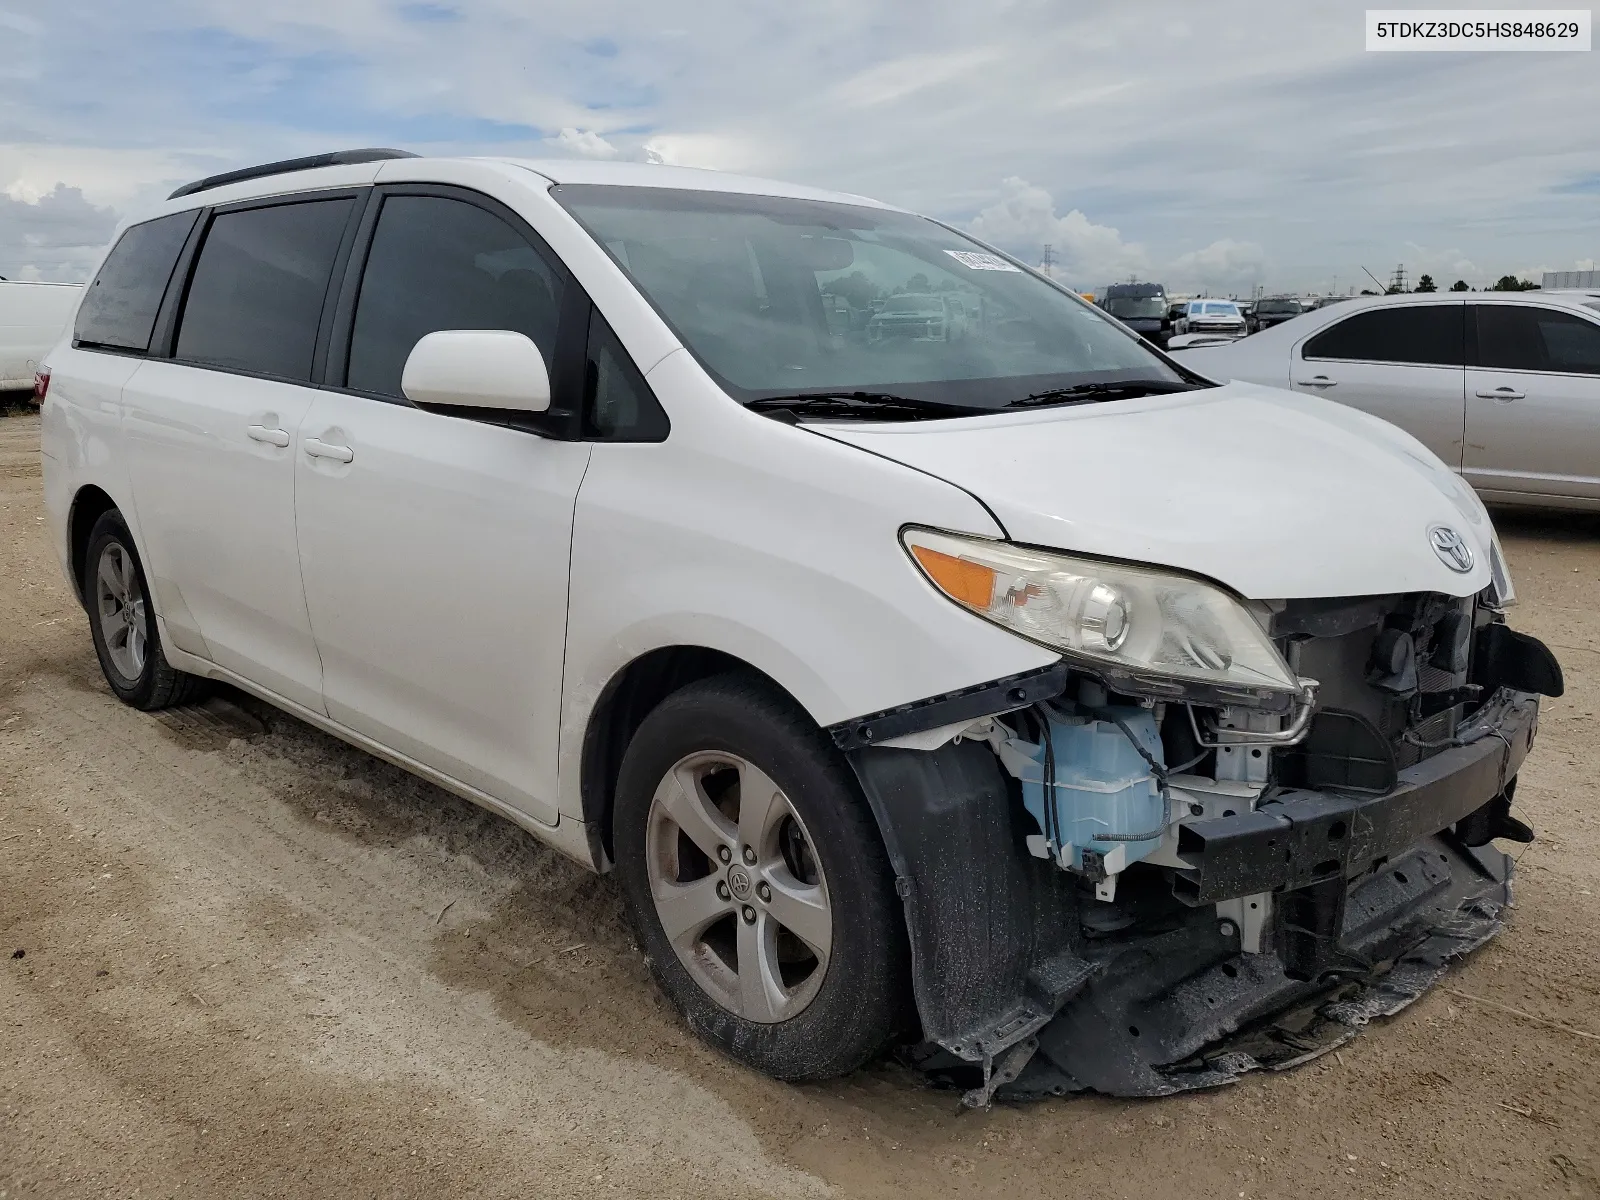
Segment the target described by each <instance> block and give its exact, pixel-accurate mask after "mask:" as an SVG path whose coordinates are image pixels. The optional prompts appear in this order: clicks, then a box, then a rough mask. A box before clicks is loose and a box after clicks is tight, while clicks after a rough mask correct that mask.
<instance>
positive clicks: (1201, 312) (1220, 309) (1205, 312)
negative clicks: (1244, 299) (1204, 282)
mask: <svg viewBox="0 0 1600 1200" xmlns="http://www.w3.org/2000/svg"><path fill="white" fill-rule="evenodd" d="M1189 315H1190V316H1191V317H1237V316H1238V315H1239V306H1238V305H1237V304H1235V303H1234V302H1233V301H1232V300H1206V301H1203V302H1202V301H1196V302H1195V303H1193V304H1191V305H1189Z"/></svg>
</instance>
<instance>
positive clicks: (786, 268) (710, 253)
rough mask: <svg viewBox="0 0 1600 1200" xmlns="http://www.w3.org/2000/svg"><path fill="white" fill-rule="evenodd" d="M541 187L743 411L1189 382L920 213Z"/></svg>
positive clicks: (991, 402)
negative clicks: (773, 405) (757, 404)
mask: <svg viewBox="0 0 1600 1200" xmlns="http://www.w3.org/2000/svg"><path fill="white" fill-rule="evenodd" d="M551 195H552V196H553V197H555V199H557V200H558V201H559V202H560V203H561V204H563V205H564V206H565V207H566V208H567V210H568V211H569V212H571V213H572V214H573V215H574V216H575V217H576V218H577V219H578V220H579V221H580V222H581V223H582V224H583V225H584V226H585V227H586V228H587V229H588V230H589V232H590V233H591V234H592V235H593V236H594V238H595V239H596V240H597V241H598V242H600V244H601V245H603V246H604V247H605V248H606V250H607V251H608V252H609V253H610V254H611V256H612V257H613V258H614V259H615V260H616V261H617V263H618V264H619V265H620V266H621V267H622V269H623V270H624V271H626V272H627V273H628V275H629V276H630V278H632V280H633V282H634V283H635V284H636V285H637V286H638V288H639V290H640V291H641V292H643V293H644V295H645V296H646V298H647V299H649V300H650V302H651V303H652V304H653V305H654V306H655V308H656V310H657V311H658V312H659V313H660V314H661V315H662V317H663V318H664V319H665V320H666V321H667V323H668V324H669V325H671V326H672V328H673V331H674V332H675V333H676V334H677V335H678V336H679V337H680V338H681V339H682V340H683V343H684V345H685V346H686V347H688V349H689V350H690V351H691V352H692V353H693V354H694V355H695V357H696V358H697V359H699V361H700V363H701V364H702V365H703V366H705V367H706V369H707V370H709V371H710V372H711V373H712V374H713V375H714V376H715V377H716V378H717V380H718V382H719V383H721V384H722V385H723V387H725V388H726V389H727V390H728V391H729V392H730V393H732V394H733V395H734V396H735V397H736V398H737V399H739V400H741V401H743V402H745V403H750V402H752V401H756V400H762V399H771V398H776V397H780V396H792V395H794V394H796V393H811V392H817V393H821V392H854V391H863V392H874V393H892V394H895V395H901V396H907V397H910V398H912V399H917V400H926V401H934V402H937V403H940V404H950V405H959V406H964V407H973V408H997V407H1002V406H1004V405H1005V404H1007V403H1009V402H1011V401H1013V400H1016V399H1019V398H1021V397H1023V396H1027V395H1031V394H1034V393H1037V392H1040V391H1043V390H1049V389H1056V388H1066V387H1071V386H1074V385H1077V384H1083V383H1103V382H1115V381H1118V380H1132V379H1139V380H1156V381H1165V382H1172V383H1181V382H1184V381H1185V376H1184V375H1181V374H1180V373H1179V372H1178V371H1176V370H1175V369H1174V368H1173V367H1171V366H1169V365H1168V364H1167V363H1166V362H1165V361H1164V360H1163V359H1161V358H1159V357H1158V356H1157V355H1156V354H1154V353H1153V352H1151V351H1150V350H1148V349H1147V348H1145V347H1144V346H1143V344H1142V343H1140V342H1139V341H1138V339H1136V338H1134V337H1132V336H1131V335H1130V334H1129V333H1128V332H1127V331H1126V330H1124V329H1123V328H1121V327H1120V326H1118V325H1116V324H1115V323H1114V322H1112V321H1110V320H1108V319H1107V318H1106V317H1105V316H1104V315H1103V314H1102V313H1101V312H1100V311H1099V310H1098V309H1096V308H1094V307H1093V306H1092V305H1090V304H1087V303H1085V302H1084V301H1083V300H1081V299H1079V298H1078V297H1077V296H1074V295H1072V294H1070V293H1068V292H1066V291H1065V290H1064V289H1062V288H1059V287H1057V286H1055V285H1053V284H1051V283H1049V282H1047V281H1046V280H1044V279H1041V278H1039V277H1038V276H1036V275H1033V274H1031V273H1029V272H1027V271H1024V270H1022V269H1020V268H1019V267H1017V266H1016V265H1015V264H1013V263H1011V262H1010V261H1008V260H1007V259H1004V258H1002V257H1000V256H999V255H996V254H992V253H990V252H989V251H987V250H985V249H984V248H983V247H982V246H980V245H978V244H977V243H975V242H973V241H971V240H969V239H968V238H965V237H963V236H961V235H960V234H957V233H954V232H952V231H950V230H948V229H946V228H944V227H943V226H942V225H939V224H937V223H935V222H933V221H930V220H928V219H926V218H924V217H917V216H912V215H910V214H908V213H899V212H891V211H885V210H882V209H876V208H868V207H864V206H856V205H850V204H834V203H825V202H819V201H811V200H792V199H787V198H781V197H773V196H749V195H739V194H733V193H726V192H694V191H684V190H678V189H672V188H639V187H610V186H590V185H571V184H567V185H560V186H557V187H554V188H552V189H551Z"/></svg>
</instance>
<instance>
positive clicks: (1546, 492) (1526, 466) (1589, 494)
mask: <svg viewBox="0 0 1600 1200" xmlns="http://www.w3.org/2000/svg"><path fill="white" fill-rule="evenodd" d="M1473 308H1474V310H1475V314H1476V319H1477V331H1478V353H1477V361H1476V363H1475V364H1474V365H1473V366H1470V367H1468V368H1467V453H1466V462H1465V467H1464V470H1463V474H1464V475H1465V476H1466V477H1467V479H1468V480H1469V481H1470V482H1471V483H1472V485H1473V486H1474V487H1476V488H1480V489H1482V490H1483V491H1485V492H1503V493H1507V494H1508V495H1510V496H1551V497H1556V496H1571V497H1578V498H1581V499H1587V500H1600V319H1597V320H1591V319H1589V318H1588V317H1585V316H1581V315H1579V314H1578V313H1574V312H1567V311H1564V310H1562V309H1556V308H1547V307H1543V306H1540V305H1535V304H1513V303H1504V304H1498V303H1497V304H1477V305H1474V306H1473Z"/></svg>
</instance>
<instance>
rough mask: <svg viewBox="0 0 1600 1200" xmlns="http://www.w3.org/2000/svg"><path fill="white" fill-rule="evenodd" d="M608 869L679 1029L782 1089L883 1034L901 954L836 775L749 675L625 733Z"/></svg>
mask: <svg viewBox="0 0 1600 1200" xmlns="http://www.w3.org/2000/svg"><path fill="white" fill-rule="evenodd" d="M614 832H615V845H616V851H617V868H618V872H619V874H620V876H621V879H622V884H623V890H624V893H625V896H626V900H627V905H628V910H629V915H630V917H631V918H632V920H633V924H634V927H635V930H636V931H637V933H638V937H639V941H640V944H641V946H642V948H643V949H644V952H645V955H646V958H647V959H648V960H649V963H650V967H651V970H652V972H653V973H654V974H655V977H656V980H657V981H658V982H659V983H660V985H661V987H662V989H663V990H664V991H665V992H666V993H667V995H668V996H669V997H670V998H671V999H672V1001H673V1003H674V1004H675V1005H676V1006H677V1008H678V1010H679V1011H680V1012H681V1013H682V1014H683V1016H684V1019H685V1020H687V1021H688V1023H689V1025H690V1026H691V1027H692V1028H693V1029H694V1030H695V1031H696V1032H697V1033H699V1034H700V1035H701V1036H702V1037H704V1038H705V1039H706V1040H707V1041H709V1042H711V1043H712V1044H713V1045H715V1046H717V1047H718V1048H719V1049H721V1050H723V1051H724V1052H726V1053H727V1054H729V1055H731V1056H733V1057H734V1058H737V1059H739V1060H740V1061H742V1062H745V1063H747V1064H749V1065H750V1066H753V1067H756V1068H757V1069H759V1070H761V1071H764V1072H766V1073H767V1074H769V1075H773V1076H776V1077H778V1078H781V1079H822V1078H827V1077H829V1076H833V1075H839V1074H843V1073H844V1072H847V1071H850V1070H853V1069H854V1068H856V1067H858V1066H860V1065H861V1064H862V1063H864V1062H865V1061H866V1060H867V1059H869V1058H870V1057H871V1056H872V1055H873V1054H875V1053H876V1052H877V1051H878V1050H879V1049H881V1048H882V1047H883V1045H884V1043H885V1042H886V1041H887V1040H888V1039H889V1038H890V1036H892V1034H893V1033H894V1032H895V1028H896V1025H897V1022H898V1021H899V1019H900V1017H901V1015H902V1013H903V1009H904V995H905V974H906V965H905V963H906V949H905V935H904V929H903V925H902V923H901V919H900V914H899V903H898V900H897V899H896V897H895V892H894V887H893V881H892V875H891V872H890V870H889V865H888V862H887V859H886V856H885V854H884V851H883V845H882V842H881V840H880V838H879V835H878V831H877V827H876V825H875V824H874V822H873V820H872V817H871V814H870V813H868V812H867V811H866V808H865V804H864V801H863V800H862V799H861V797H860V794H859V789H858V787H857V785H856V783H855V780H854V777H853V776H852V775H851V773H850V769H849V766H848V765H847V764H846V763H844V762H843V761H842V759H841V758H840V756H839V754H838V751H837V750H836V749H835V748H834V747H833V746H832V744H831V743H830V742H829V741H828V740H827V738H826V737H825V736H824V735H823V734H822V733H821V732H820V731H819V730H818V729H817V728H816V726H815V725H814V724H813V723H812V722H811V721H810V720H809V718H807V717H806V715H805V714H804V713H803V712H800V711H799V710H797V709H796V708H795V707H794V706H793V704H792V703H791V702H789V701H787V700H786V699H785V698H784V697H782V696H781V695H779V694H777V693H776V692H775V691H774V690H773V689H771V688H770V687H766V686H763V685H762V684H761V682H760V681H757V680H751V679H744V678H741V677H739V676H722V677H719V678H717V679H711V680H705V681H702V682H700V683H696V684H691V685H690V686H689V687H686V688H684V689H683V690H682V691H680V692H677V693H675V694H673V695H672V696H670V697H668V698H667V699H666V700H665V701H663V702H662V703H661V705H660V706H659V707H658V708H657V709H655V711H654V712H652V713H651V714H650V715H649V716H648V717H646V718H645V720H644V722H643V723H642V724H641V725H640V727H639V729H638V731H637V733H635V735H634V738H633V741H632V742H631V743H630V744H629V747H628V751H627V754H626V756H625V757H624V760H623V765H622V772H621V775H620V778H619V780H618V785H617V805H616V816H615V829H614Z"/></svg>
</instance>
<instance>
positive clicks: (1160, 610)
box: [901, 528, 1301, 699]
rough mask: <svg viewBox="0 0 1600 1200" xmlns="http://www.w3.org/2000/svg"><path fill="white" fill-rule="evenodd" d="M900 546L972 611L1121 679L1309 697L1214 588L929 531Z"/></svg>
mask: <svg viewBox="0 0 1600 1200" xmlns="http://www.w3.org/2000/svg"><path fill="white" fill-rule="evenodd" d="M901 540H902V541H903V542H904V543H905V547H906V550H907V551H908V552H909V553H910V555H911V558H912V560H913V561H914V562H915V563H916V564H917V566H918V567H920V568H921V570H922V573H923V574H924V575H925V576H927V578H928V581H929V582H930V583H932V584H933V586H934V587H936V588H938V589H939V590H940V591H941V592H943V593H944V594H945V595H946V596H948V597H949V598H950V599H951V600H954V601H955V602H956V603H957V604H959V605H961V606H962V607H963V608H966V609H969V610H971V611H972V612H975V613H977V614H978V615H979V616H980V617H983V618H984V619H985V620H989V621H993V622H994V623H995V624H996V625H1000V626H1002V627H1004V628H1006V629H1009V630H1011V631H1012V632H1013V633H1016V634H1020V635H1021V636H1022V637H1025V638H1028V639H1030V640H1031V641H1035V642H1039V643H1040V644H1042V645H1045V646H1049V647H1051V648H1052V649H1056V650H1060V651H1062V652H1063V653H1064V654H1066V655H1068V656H1069V657H1072V658H1077V659H1083V660H1086V661H1087V662H1088V663H1091V664H1103V665H1104V666H1106V667H1108V668H1113V669H1114V674H1116V675H1132V676H1134V677H1136V678H1145V679H1147V678H1149V677H1151V676H1155V677H1159V678H1165V679H1170V680H1177V681H1185V682H1190V683H1196V684H1204V685H1210V686H1212V687H1216V688H1220V689H1223V690H1224V691H1226V692H1229V693H1238V692H1242V693H1243V695H1241V696H1240V697H1239V698H1240V699H1244V698H1246V697H1250V696H1254V697H1258V698H1260V699H1267V698H1272V697H1281V696H1282V695H1283V694H1284V693H1288V694H1290V695H1296V694H1298V693H1299V692H1300V690H1301V685H1300V683H1299V681H1298V680H1297V679H1296V678H1295V675H1294V672H1292V671H1291V670H1290V669H1289V666H1288V664H1287V663H1285V662H1284V660H1283V656H1282V655H1281V654H1279V653H1278V649H1277V647H1276V646H1274V645H1273V644H1272V641H1271V639H1270V638H1268V637H1267V635H1266V632H1265V631H1264V630H1263V629H1262V628H1261V626H1260V625H1259V624H1258V623H1257V622H1256V620H1255V618H1253V617H1252V616H1251V615H1250V613H1249V612H1247V611H1246V610H1245V608H1244V606H1243V605H1242V604H1240V603H1239V602H1238V601H1237V600H1235V599H1234V598H1233V597H1232V596H1230V595H1229V594H1228V593H1227V592H1224V591H1223V590H1222V589H1221V588H1219V587H1216V586H1215V585H1213V584H1209V583H1205V582H1203V581H1201V580H1198V579H1191V578H1189V577H1187V576H1184V575H1175V574H1171V573H1169V572H1166V571H1159V570H1155V569H1153V568H1149V567H1133V566H1123V565H1121V564H1117V563H1104V562H1096V561H1094V560H1092V559H1083V558H1073V557H1070V556H1068V555H1065V554H1052V553H1047V552H1045V551H1041V550H1027V549H1023V548H1022V547H1019V546H1013V545H1010V544H1008V543H1006V542H993V541H985V540H983V539H981V538H971V537H958V536H955V535H952V534H947V533H935V532H933V531H932V530H928V529H915V528H910V529H906V530H905V531H904V532H903V533H902V534H901Z"/></svg>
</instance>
